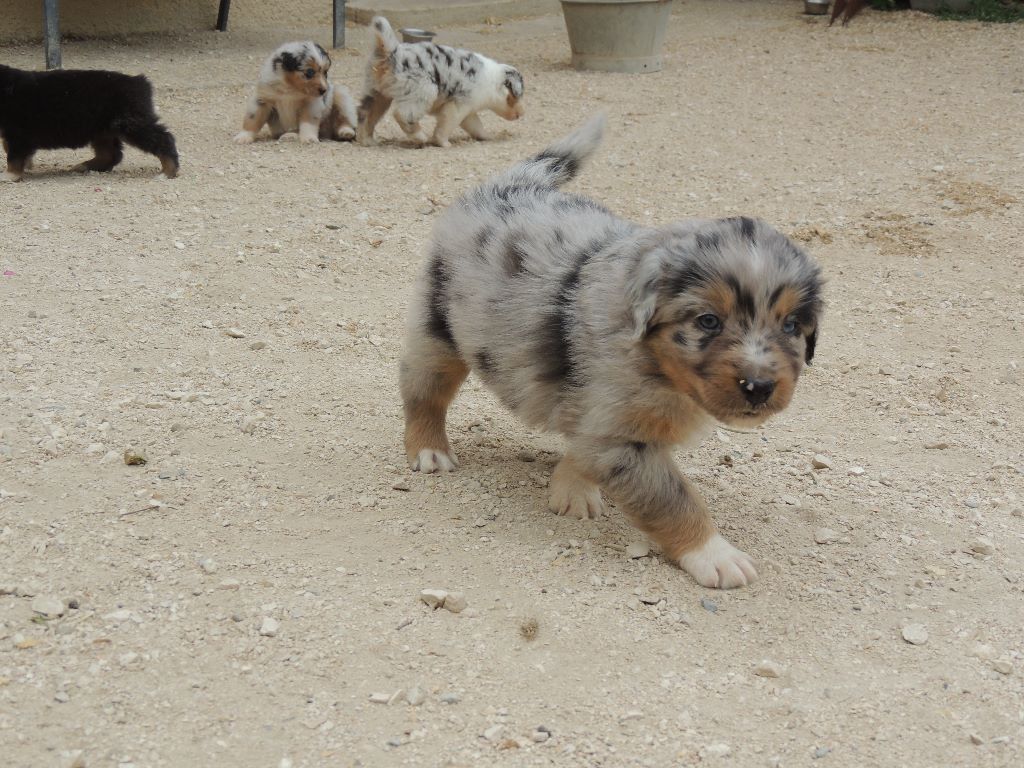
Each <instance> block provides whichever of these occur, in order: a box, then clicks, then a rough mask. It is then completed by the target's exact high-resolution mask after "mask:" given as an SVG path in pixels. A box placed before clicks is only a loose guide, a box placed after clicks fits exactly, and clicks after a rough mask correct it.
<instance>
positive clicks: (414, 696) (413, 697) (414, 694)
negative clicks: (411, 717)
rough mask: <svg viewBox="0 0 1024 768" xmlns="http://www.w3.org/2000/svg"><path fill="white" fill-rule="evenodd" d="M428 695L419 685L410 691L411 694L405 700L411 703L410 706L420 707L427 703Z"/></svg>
mask: <svg viewBox="0 0 1024 768" xmlns="http://www.w3.org/2000/svg"><path fill="white" fill-rule="evenodd" d="M426 699H427V695H426V694H425V693H424V692H423V689H422V688H420V687H419V686H418V685H414V686H413V687H412V688H410V689H409V692H408V693H407V694H406V695H405V700H406V701H407V702H409V705H410V706H413V707H418V706H419V705H420V704H422V703H423V702H424V701H426Z"/></svg>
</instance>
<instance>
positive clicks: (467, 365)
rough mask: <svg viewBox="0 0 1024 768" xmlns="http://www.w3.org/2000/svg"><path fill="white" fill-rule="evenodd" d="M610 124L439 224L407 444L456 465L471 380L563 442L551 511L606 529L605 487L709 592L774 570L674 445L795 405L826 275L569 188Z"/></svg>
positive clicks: (407, 399)
mask: <svg viewBox="0 0 1024 768" xmlns="http://www.w3.org/2000/svg"><path fill="white" fill-rule="evenodd" d="M602 130H603V119H600V118H599V119H596V120H592V121H591V122H589V123H587V124H586V125H584V126H582V127H581V128H579V129H577V130H576V131H575V132H574V133H572V134H570V135H569V136H567V137H566V138H564V139H562V140H561V141H559V142H557V143H555V144H553V145H552V146H550V147H548V148H547V149H545V150H544V151H543V152H541V153H540V154H538V155H535V156H534V157H532V158H531V159H529V160H526V161H524V162H522V163H519V164H518V165H515V166H513V167H512V168H510V169H509V170H507V171H505V172H504V173H502V174H500V175H498V176H496V177H495V178H493V179H491V180H490V181H488V182H486V183H485V184H483V185H482V186H481V187H479V188H477V189H475V190H473V191H471V192H468V193H467V194H465V195H463V197H462V198H461V199H460V200H459V201H458V202H456V203H455V204H453V205H452V206H451V207H450V208H449V209H448V210H447V212H446V213H445V214H444V216H443V217H442V218H441V219H440V220H439V222H438V224H437V227H436V229H435V231H434V235H433V239H432V244H431V246H430V250H429V252H428V259H427V264H426V270H425V274H424V277H423V279H422V281H421V282H420V284H419V286H418V288H417V290H416V292H415V296H414V300H413V305H412V308H411V311H410V316H409V322H408V329H407V338H406V345H405V351H404V353H403V358H402V364H401V368H400V373H399V380H400V384H401V392H402V399H403V402H404V410H405V449H406V454H407V456H408V460H409V463H410V466H411V467H412V469H413V470H418V471H421V472H435V471H441V472H447V471H450V470H452V469H454V468H455V467H456V465H457V464H456V460H455V455H454V454H453V453H452V449H451V446H450V444H449V442H448V437H447V435H446V433H445V417H446V413H447V410H448V405H449V404H450V403H451V401H452V399H453V398H454V397H455V395H456V392H457V391H458V389H459V387H460V386H461V384H462V382H463V380H464V379H465V378H466V376H467V375H468V373H469V372H470V370H472V371H474V372H475V373H476V374H477V375H478V376H479V377H480V379H481V380H482V381H483V382H484V384H486V385H487V386H488V387H489V388H490V389H491V390H493V391H494V392H495V394H496V395H497V396H498V397H499V398H500V399H501V401H502V402H503V403H504V404H505V405H506V406H508V407H509V408H510V409H511V410H513V411H514V412H515V413H516V414H518V415H519V416H520V417H521V418H522V419H523V420H524V421H526V422H527V423H529V424H530V425H531V426H533V427H536V428H541V429H547V430H552V431H556V432H560V433H562V434H563V435H564V436H565V438H566V444H567V446H566V452H565V456H564V458H563V459H562V460H561V462H559V464H558V466H557V467H556V468H555V470H554V473H553V475H552V477H551V483H550V498H549V506H550V507H551V509H552V510H553V511H554V512H556V513H558V514H562V515H570V516H573V517H579V518H581V519H585V518H596V517H598V516H599V515H600V514H601V512H602V511H603V508H604V507H603V502H602V498H601V491H602V490H603V491H605V493H607V495H608V496H609V497H610V498H611V499H613V500H614V501H615V502H616V503H617V504H618V506H619V507H620V508H622V509H623V510H624V511H625V512H626V514H627V515H628V516H629V517H630V519H631V520H632V521H633V523H634V524H635V525H636V526H637V527H639V528H640V529H642V530H643V531H645V532H646V533H647V534H648V535H650V536H651V538H652V539H653V540H654V541H655V542H656V543H657V544H658V545H659V546H660V547H661V550H662V552H663V553H664V555H665V557H666V558H668V559H669V560H671V561H672V562H674V563H677V564H678V565H679V566H680V567H682V568H683V569H684V570H686V571H687V572H688V573H690V574H691V575H692V576H693V577H694V578H695V579H696V580H697V581H698V582H699V583H700V584H702V585H704V586H707V587H719V588H729V587H738V586H742V585H745V584H748V583H750V582H751V581H753V580H754V579H755V578H756V576H757V571H756V570H755V568H754V564H753V562H752V560H751V558H750V557H748V556H747V555H746V554H745V553H744V552H742V551H740V550H739V549H737V548H736V547H734V546H733V545H732V544H730V543H729V542H728V541H726V540H725V538H723V537H722V536H721V534H719V533H718V531H717V529H716V527H715V524H714V523H713V522H712V520H711V517H710V516H709V514H708V510H707V508H706V507H705V505H704V502H703V500H702V499H701V497H700V495H699V494H698V492H697V491H696V490H695V489H694V488H693V486H691V485H690V483H689V482H688V481H687V480H686V479H685V478H684V477H683V475H682V474H681V473H680V471H679V468H678V466H676V463H675V461H674V460H673V456H672V451H673V448H674V447H675V446H678V445H680V444H682V443H685V442H687V441H692V440H693V439H694V438H695V437H699V436H700V435H701V434H703V433H704V432H705V431H706V430H707V429H708V428H709V427H711V426H712V425H713V424H714V423H715V422H720V423H723V424H729V425H737V426H744V427H748V426H753V425H757V424H760V423H762V422H764V421H765V420H766V419H768V418H769V417H770V416H772V415H773V414H776V413H778V412H779V411H781V410H782V409H783V408H785V407H786V406H787V405H788V404H789V402H790V399H791V398H792V396H793V392H794V389H795V386H796V382H797V378H798V377H799V375H800V373H801V370H802V368H803V366H804V365H805V364H806V363H809V362H810V361H811V358H812V357H813V355H814V346H815V342H816V340H817V333H818V323H819V315H820V313H821V306H822V302H821V297H820V292H821V281H820V277H819V270H818V267H817V266H815V264H814V263H813V262H812V261H811V259H810V258H809V257H808V256H807V255H806V254H805V253H804V252H803V251H802V250H800V249H799V248H798V247H797V246H796V245H794V244H793V243H792V242H790V240H788V239H787V238H786V237H785V236H784V235H782V234H780V233H779V232H778V231H776V230H775V229H773V228H772V227H770V226H769V225H768V224H766V223H764V222H762V221H758V220H755V219H751V218H747V217H736V218H728V219H719V220H684V221H680V222H677V223H674V224H669V225H667V226H663V227H659V228H652V227H645V226H640V225H638V224H634V223H632V222H629V221H625V220H623V219H620V218H619V217H617V216H615V215H614V214H612V213H610V212H609V211H608V210H606V209H605V208H604V207H603V206H601V205H600V204H598V203H596V202H594V201H593V200H590V199H589V198H586V197H581V196H579V195H572V194H566V193H563V192H561V191H559V189H558V188H559V187H560V186H562V185H563V184H565V183H566V182H568V181H569V180H571V179H572V178H573V177H574V176H575V175H576V173H577V171H578V170H579V168H580V165H581V164H582V163H583V161H584V160H586V158H587V157H588V156H589V155H590V154H591V153H592V152H593V151H594V149H595V148H596V147H597V144H598V142H599V140H600V137H601V133H602Z"/></svg>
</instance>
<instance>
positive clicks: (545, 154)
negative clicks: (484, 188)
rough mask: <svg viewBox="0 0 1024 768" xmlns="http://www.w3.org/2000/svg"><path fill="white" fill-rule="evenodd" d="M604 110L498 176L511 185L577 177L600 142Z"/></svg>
mask: <svg viewBox="0 0 1024 768" xmlns="http://www.w3.org/2000/svg"><path fill="white" fill-rule="evenodd" d="M605 122H606V120H605V116H604V113H600V114H598V115H595V116H594V117H592V118H590V119H589V120H588V121H587V122H585V123H584V124H583V125H581V126H580V127H579V128H577V129H576V130H575V131H573V132H572V133H570V134H569V135H568V136H565V137H563V138H561V139H559V140H558V141H556V142H555V143H554V144H551V145H550V146H548V148H547V149H544V150H543V151H541V152H539V153H537V154H536V155H534V156H533V157H531V158H530V159H528V160H524V161H523V162H521V163H519V164H518V165H514V166H512V167H511V168H509V169H508V170H507V171H505V173H503V174H502V175H501V176H499V177H498V180H499V181H500V182H501V183H505V184H510V185H514V186H520V185H522V186H540V187H560V186H562V185H563V184H567V183H568V182H570V181H572V179H574V178H576V175H577V174H578V173H579V170H580V167H581V166H582V165H583V162H584V161H585V160H586V159H587V158H588V157H590V156H591V155H592V154H593V153H594V150H595V149H597V147H598V145H599V144H600V143H601V137H602V136H603V135H604V126H605Z"/></svg>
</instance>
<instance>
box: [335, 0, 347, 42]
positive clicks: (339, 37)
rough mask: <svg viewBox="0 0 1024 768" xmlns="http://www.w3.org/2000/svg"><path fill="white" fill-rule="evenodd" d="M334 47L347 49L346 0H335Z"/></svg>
mask: <svg viewBox="0 0 1024 768" xmlns="http://www.w3.org/2000/svg"><path fill="white" fill-rule="evenodd" d="M334 47H335V48H344V47H345V0H334Z"/></svg>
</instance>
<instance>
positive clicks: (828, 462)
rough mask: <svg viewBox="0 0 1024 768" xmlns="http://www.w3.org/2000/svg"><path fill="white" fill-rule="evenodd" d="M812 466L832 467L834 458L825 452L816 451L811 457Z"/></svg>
mask: <svg viewBox="0 0 1024 768" xmlns="http://www.w3.org/2000/svg"><path fill="white" fill-rule="evenodd" d="M811 466H812V467H814V468H815V469H832V459H830V458H829V457H828V456H826V455H825V454H823V453H816V454H814V458H813V459H811Z"/></svg>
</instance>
